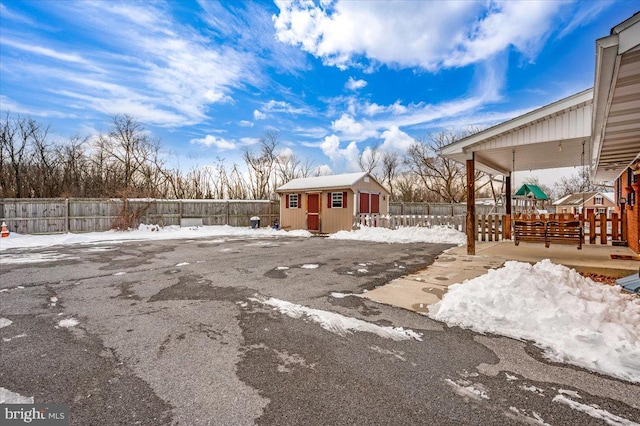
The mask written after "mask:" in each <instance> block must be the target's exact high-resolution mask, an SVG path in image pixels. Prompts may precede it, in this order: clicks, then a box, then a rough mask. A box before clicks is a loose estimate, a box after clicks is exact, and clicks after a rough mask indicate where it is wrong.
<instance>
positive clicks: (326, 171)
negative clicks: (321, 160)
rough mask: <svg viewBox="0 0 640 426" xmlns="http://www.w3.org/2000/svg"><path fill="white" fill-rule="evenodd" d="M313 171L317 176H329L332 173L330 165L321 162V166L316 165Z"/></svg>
mask: <svg viewBox="0 0 640 426" xmlns="http://www.w3.org/2000/svg"><path fill="white" fill-rule="evenodd" d="M314 172H315V174H316V175H318V176H330V175H332V174H334V173H333V170H331V167H330V166H329V165H328V164H323V165H321V166H318V167H316V168H315V170H314Z"/></svg>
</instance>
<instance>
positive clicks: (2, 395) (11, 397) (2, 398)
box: [0, 387, 33, 404]
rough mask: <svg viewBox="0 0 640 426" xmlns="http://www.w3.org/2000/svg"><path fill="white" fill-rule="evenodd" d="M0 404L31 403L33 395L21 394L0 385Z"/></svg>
mask: <svg viewBox="0 0 640 426" xmlns="http://www.w3.org/2000/svg"><path fill="white" fill-rule="evenodd" d="M0 404H33V397H32V396H29V397H27V396H22V395H20V394H19V393H15V392H11V391H10V390H9V389H5V388H2V387H0Z"/></svg>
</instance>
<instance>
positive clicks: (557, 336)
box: [429, 259, 640, 382]
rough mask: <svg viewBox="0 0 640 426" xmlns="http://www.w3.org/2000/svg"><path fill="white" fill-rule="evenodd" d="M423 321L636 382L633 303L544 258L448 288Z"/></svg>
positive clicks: (637, 330) (637, 331)
mask: <svg viewBox="0 0 640 426" xmlns="http://www.w3.org/2000/svg"><path fill="white" fill-rule="evenodd" d="M429 317H431V318H433V319H435V320H439V321H444V322H446V323H447V324H448V325H450V326H460V327H464V328H470V329H472V330H475V331H477V332H481V333H484V332H489V333H496V334H501V335H504V336H509V337H513V338H516V339H526V340H531V341H533V342H535V344H536V345H537V346H539V347H541V348H543V349H544V351H545V356H547V357H548V358H549V359H551V360H553V361H556V362H566V363H569V364H573V365H577V366H580V367H584V368H587V369H590V370H593V371H597V372H600V373H603V374H608V375H610V376H614V377H617V378H620V379H623V380H628V381H631V382H640V327H638V324H639V323H640V298H637V297H635V298H634V297H633V296H631V295H627V294H624V293H623V292H622V290H621V289H620V288H619V287H616V286H608V285H602V284H598V283H594V282H593V281H592V280H590V279H588V278H584V277H582V276H581V275H580V274H578V273H577V272H576V271H575V270H573V269H569V268H567V267H565V266H562V265H555V264H553V263H551V261H549V260H548V259H545V260H543V261H541V262H538V263H537V264H535V265H530V264H528V263H523V262H515V261H508V262H506V263H505V265H504V267H502V268H499V269H494V270H490V271H488V273H487V274H485V275H482V276H479V277H477V278H474V279H472V280H467V281H465V282H464V283H462V284H454V285H452V286H450V287H449V289H448V292H447V293H446V294H445V295H444V297H443V299H442V300H441V301H440V302H438V303H436V304H434V305H432V306H431V310H430V312H429Z"/></svg>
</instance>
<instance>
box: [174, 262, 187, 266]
mask: <svg viewBox="0 0 640 426" xmlns="http://www.w3.org/2000/svg"><path fill="white" fill-rule="evenodd" d="M188 264H189V262H182V263H178V264H177V265H176V266H187V265H188Z"/></svg>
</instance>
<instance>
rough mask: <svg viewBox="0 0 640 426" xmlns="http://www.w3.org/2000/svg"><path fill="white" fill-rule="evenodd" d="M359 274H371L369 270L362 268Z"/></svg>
mask: <svg viewBox="0 0 640 426" xmlns="http://www.w3.org/2000/svg"><path fill="white" fill-rule="evenodd" d="M358 272H360V273H361V274H366V273H367V272H369V270H368V269H365V268H360V269H358Z"/></svg>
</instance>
